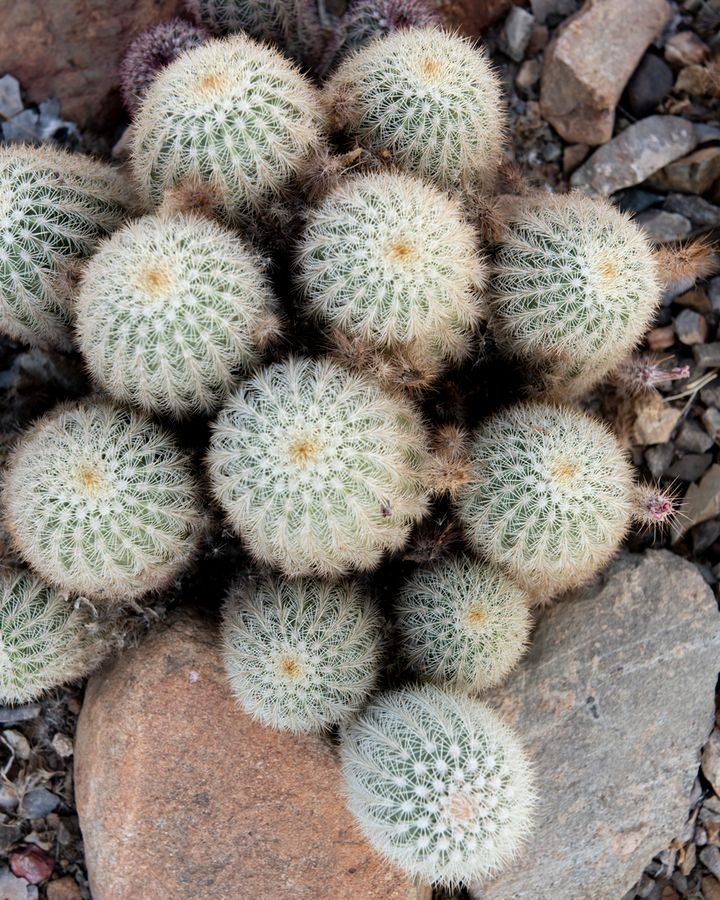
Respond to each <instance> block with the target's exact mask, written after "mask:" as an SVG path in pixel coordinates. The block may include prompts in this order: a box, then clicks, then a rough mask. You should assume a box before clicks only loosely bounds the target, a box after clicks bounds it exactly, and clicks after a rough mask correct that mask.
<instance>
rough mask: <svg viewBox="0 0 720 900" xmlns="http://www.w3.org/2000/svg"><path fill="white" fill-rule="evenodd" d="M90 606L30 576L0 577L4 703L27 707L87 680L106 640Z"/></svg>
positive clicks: (0, 660)
mask: <svg viewBox="0 0 720 900" xmlns="http://www.w3.org/2000/svg"><path fill="white" fill-rule="evenodd" d="M93 624H94V623H93V622H92V620H91V617H90V615H89V613H88V611H87V608H86V607H83V606H76V605H75V604H74V603H73V601H72V600H70V599H69V598H68V596H67V594H64V593H62V592H60V591H58V590H57V589H56V588H53V587H49V586H48V585H46V584H44V583H43V582H42V581H40V580H39V579H38V578H36V577H35V576H34V575H31V574H30V573H29V572H23V571H14V572H4V573H3V574H2V575H0V703H27V702H28V701H29V700H36V699H37V698H38V697H40V696H41V695H42V694H43V693H45V691H47V690H50V689H51V688H54V687H58V686H60V685H62V684H67V683H68V682H70V681H74V680H75V679H77V678H81V677H82V676H83V675H86V674H87V673H88V671H89V669H90V668H91V667H92V666H93V665H94V664H95V663H96V662H97V661H99V659H100V658H101V656H102V651H103V649H104V647H103V639H102V637H101V636H100V635H99V634H98V633H97V632H96V630H95V629H94V627H93Z"/></svg>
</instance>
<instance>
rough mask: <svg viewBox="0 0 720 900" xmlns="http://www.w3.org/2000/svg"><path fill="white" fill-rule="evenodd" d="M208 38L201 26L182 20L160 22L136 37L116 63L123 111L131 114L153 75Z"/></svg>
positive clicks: (206, 32)
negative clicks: (123, 106)
mask: <svg viewBox="0 0 720 900" xmlns="http://www.w3.org/2000/svg"><path fill="white" fill-rule="evenodd" d="M209 37H210V32H209V31H207V29H205V28H203V27H202V26H197V25H193V24H192V23H190V22H186V21H185V20H184V19H172V20H171V21H170V22H160V23H159V24H158V25H153V27H152V28H148V30H147V31H143V32H142V34H139V35H138V36H137V37H136V38H135V40H134V41H133V42H132V44H130V46H129V47H128V48H127V50H126V51H125V55H124V56H123V58H122V62H121V63H120V93H121V95H122V99H123V103H124V104H125V108H126V109H127V111H128V112H129V113H130V114H131V115H132V114H134V113H135V110H136V109H137V108H138V106H139V104H140V101H141V100H142V98H143V95H144V94H145V91H147V89H148V87H149V86H150V84H151V83H152V80H153V78H155V76H156V75H157V73H158V72H159V71H160V70H161V69H162V68H164V67H165V66H167V65H169V64H170V63H171V62H172V61H173V60H174V59H177V57H178V56H180V54H181V53H183V52H184V51H185V50H191V49H192V48H193V47H197V46H198V44H202V43H203V42H204V41H206V40H207V39H208V38H209Z"/></svg>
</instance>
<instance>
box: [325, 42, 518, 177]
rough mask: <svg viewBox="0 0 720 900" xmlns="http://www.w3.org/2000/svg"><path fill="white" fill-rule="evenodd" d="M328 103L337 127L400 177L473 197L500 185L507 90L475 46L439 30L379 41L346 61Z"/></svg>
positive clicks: (332, 83) (331, 87)
mask: <svg viewBox="0 0 720 900" xmlns="http://www.w3.org/2000/svg"><path fill="white" fill-rule="evenodd" d="M326 102H327V104H328V106H329V108H330V109H331V111H332V114H333V116H334V124H335V126H336V127H338V128H340V129H342V130H344V131H346V132H347V133H348V134H349V135H350V136H351V137H353V138H355V139H356V140H358V141H359V142H360V144H362V145H363V146H366V147H367V148H368V149H370V150H373V151H376V152H379V153H383V154H387V155H389V157H390V159H391V161H392V162H393V163H394V164H395V165H396V166H397V167H398V168H400V169H403V170H405V171H409V172H415V173H417V174H419V175H423V176H425V177H427V178H428V179H430V180H432V181H435V182H436V183H437V184H439V185H440V186H441V187H443V188H447V189H457V188H462V189H464V190H467V191H469V192H474V191H475V190H476V189H477V188H478V187H486V186H488V185H490V184H491V183H492V182H493V181H494V179H495V174H496V170H497V166H498V162H499V159H500V153H501V149H502V143H503V130H504V116H503V111H502V104H501V99H500V87H499V83H498V79H497V76H496V75H495V73H494V71H493V69H492V67H491V65H490V63H489V62H488V60H487V58H486V57H485V56H484V55H483V53H482V52H481V51H480V50H478V49H476V48H475V46H474V45H473V43H472V42H471V41H470V40H467V39H465V38H462V37H459V36H457V35H452V34H447V33H445V32H443V31H441V30H440V29H437V28H413V29H408V30H400V31H396V32H395V33H393V34H388V35H385V36H384V37H381V38H378V39H377V40H373V41H371V42H370V43H369V44H367V45H366V46H364V47H362V48H361V49H360V50H358V51H356V52H355V53H352V54H351V55H350V56H348V57H347V58H346V59H345V60H343V62H342V63H341V64H340V66H339V67H338V68H337V70H336V71H335V73H334V75H333V77H332V78H331V80H330V81H329V83H328V85H327V88H326Z"/></svg>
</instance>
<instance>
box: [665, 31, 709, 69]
mask: <svg viewBox="0 0 720 900" xmlns="http://www.w3.org/2000/svg"><path fill="white" fill-rule="evenodd" d="M708 56H710V48H709V47H708V45H707V44H706V43H705V41H703V40H701V39H700V38H699V37H698V36H697V35H696V34H695V32H693V31H678V33H677V34H673V35H672V37H669V38H668V39H667V40H666V41H665V59H666V60H667V61H668V62H669V63H672V65H674V66H696V65H699V64H700V63H703V62H705V60H706V59H707V58H708Z"/></svg>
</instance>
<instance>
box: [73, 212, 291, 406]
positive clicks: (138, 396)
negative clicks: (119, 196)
mask: <svg viewBox="0 0 720 900" xmlns="http://www.w3.org/2000/svg"><path fill="white" fill-rule="evenodd" d="M272 305H273V299H272V295H271V290H270V287H269V284H268V282H267V279H266V278H265V276H264V274H263V272H262V270H261V269H260V266H259V264H258V262H257V261H256V260H255V258H254V257H253V255H252V254H251V253H250V251H249V250H248V249H246V248H245V246H244V245H243V244H242V242H241V241H240V240H239V239H238V238H237V237H235V235H234V234H233V233H232V232H230V231H228V230H227V229H226V228H224V227H223V226H221V225H218V224H216V223H214V222H211V221H209V220H207V219H204V218H200V217H198V216H189V215H176V216H169V217H168V216H146V217H145V218H142V219H139V220H137V221H135V222H132V223H130V224H128V225H126V226H125V227H124V228H121V229H120V230H119V231H117V232H116V233H115V234H114V235H113V236H112V237H111V238H110V239H109V240H108V241H106V242H105V243H104V244H103V245H102V246H101V247H100V249H99V250H98V252H97V254H96V255H95V256H94V257H93V258H92V259H91V260H90V262H89V264H88V265H87V267H86V269H85V272H84V275H83V280H82V285H81V289H80V295H79V298H78V303H77V312H78V339H79V345H80V349H81V350H82V352H83V354H84V356H85V359H86V361H87V364H88V367H89V369H90V372H91V374H92V375H93V377H94V378H95V380H96V381H97V382H98V383H99V384H100V385H101V386H102V387H103V388H104V389H105V390H106V391H108V393H110V394H111V395H112V396H113V397H114V398H115V399H117V400H120V401H123V402H125V403H129V404H131V405H133V406H137V407H140V408H141V409H144V410H147V411H148V412H154V413H160V414H169V415H172V416H174V417H176V418H181V417H185V416H188V415H190V414H192V413H197V412H202V413H208V412H212V411H213V410H214V409H215V408H216V407H217V406H218V405H219V403H220V402H221V401H222V400H223V399H224V398H225V397H226V396H227V394H228V393H229V392H230V390H231V388H232V387H233V386H234V384H235V383H236V379H237V376H238V374H239V373H247V372H248V371H249V370H250V369H251V368H253V367H254V365H255V364H257V363H258V362H259V359H260V354H259V351H258V346H257V341H258V338H259V332H260V330H261V328H262V327H263V323H264V322H266V321H267V319H268V317H269V316H271V315H272V313H271V306H272Z"/></svg>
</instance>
